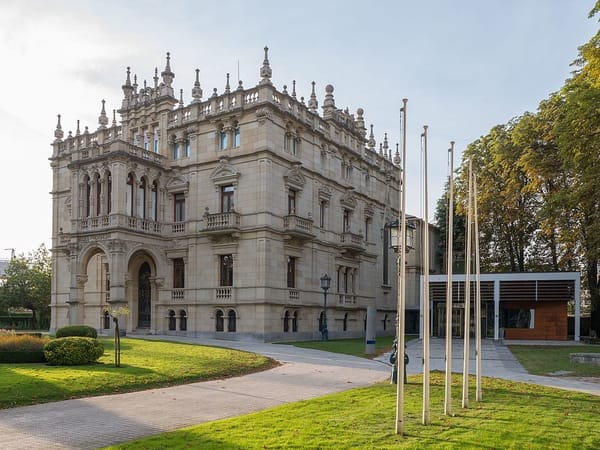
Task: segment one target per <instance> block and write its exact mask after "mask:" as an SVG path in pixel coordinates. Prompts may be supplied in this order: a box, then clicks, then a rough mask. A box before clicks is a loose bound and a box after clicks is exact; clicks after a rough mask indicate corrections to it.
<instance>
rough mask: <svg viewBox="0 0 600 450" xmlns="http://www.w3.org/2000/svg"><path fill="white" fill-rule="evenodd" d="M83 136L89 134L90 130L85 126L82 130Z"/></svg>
mask: <svg viewBox="0 0 600 450" xmlns="http://www.w3.org/2000/svg"><path fill="white" fill-rule="evenodd" d="M83 134H90V130H89V128H88V126H87V125H86V126H85V127H84V128H83Z"/></svg>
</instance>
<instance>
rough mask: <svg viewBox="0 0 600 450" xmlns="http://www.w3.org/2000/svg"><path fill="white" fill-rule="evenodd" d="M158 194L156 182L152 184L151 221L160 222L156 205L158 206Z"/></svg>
mask: <svg viewBox="0 0 600 450" xmlns="http://www.w3.org/2000/svg"><path fill="white" fill-rule="evenodd" d="M157 195H158V193H157V186H156V181H155V182H154V183H153V184H152V191H151V192H150V219H152V220H154V221H157V220H158V216H157V209H156V204H157V200H158V197H157Z"/></svg>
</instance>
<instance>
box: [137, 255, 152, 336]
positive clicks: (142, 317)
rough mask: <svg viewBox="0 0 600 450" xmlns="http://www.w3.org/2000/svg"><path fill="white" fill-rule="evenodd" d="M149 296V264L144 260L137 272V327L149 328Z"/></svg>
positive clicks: (150, 310)
mask: <svg viewBox="0 0 600 450" xmlns="http://www.w3.org/2000/svg"><path fill="white" fill-rule="evenodd" d="M151 298H152V288H151V285H150V265H149V264H148V263H147V262H145V263H143V264H142V265H141V267H140V270H139V272H138V324H137V327H138V328H150V324H151V320H152V313H151V312H152V307H151V300H150V299H151Z"/></svg>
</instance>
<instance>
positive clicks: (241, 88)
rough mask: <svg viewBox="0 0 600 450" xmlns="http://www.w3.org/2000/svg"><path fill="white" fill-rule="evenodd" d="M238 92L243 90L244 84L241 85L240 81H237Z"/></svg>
mask: <svg viewBox="0 0 600 450" xmlns="http://www.w3.org/2000/svg"><path fill="white" fill-rule="evenodd" d="M237 90H238V91H243V90H244V83H242V80H239V81H238V87H237Z"/></svg>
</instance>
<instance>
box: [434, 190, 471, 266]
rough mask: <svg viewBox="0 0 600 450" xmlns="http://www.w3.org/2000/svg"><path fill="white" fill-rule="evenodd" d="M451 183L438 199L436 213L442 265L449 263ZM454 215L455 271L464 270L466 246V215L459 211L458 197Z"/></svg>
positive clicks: (439, 258) (439, 254)
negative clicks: (449, 201) (457, 207)
mask: <svg viewBox="0 0 600 450" xmlns="http://www.w3.org/2000/svg"><path fill="white" fill-rule="evenodd" d="M449 188H450V186H449V184H448V183H446V187H445V189H444V193H443V194H442V196H441V197H440V198H439V199H438V201H437V204H436V209H435V213H434V220H435V223H436V225H437V227H438V229H439V230H440V234H439V236H440V237H439V240H438V243H437V247H436V249H435V251H436V260H438V261H441V262H442V264H441V265H442V267H444V268H446V267H447V265H448V258H447V256H446V255H447V248H448V246H447V242H448V200H449V199H448V197H449ZM454 203H455V205H454V217H453V222H454V224H453V225H454V226H453V232H452V236H453V237H452V253H453V257H452V261H453V263H452V270H453V271H455V272H458V273H460V272H462V271H464V261H465V260H464V250H465V249H464V247H465V217H464V215H463V214H462V213H459V212H457V209H456V199H455V201H454Z"/></svg>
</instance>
